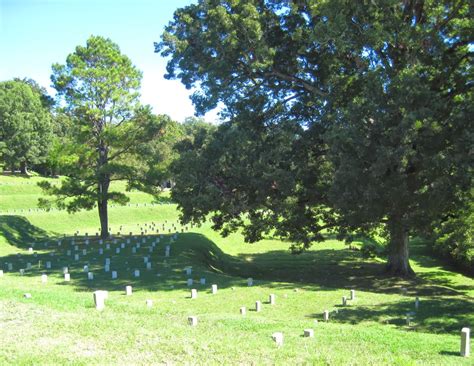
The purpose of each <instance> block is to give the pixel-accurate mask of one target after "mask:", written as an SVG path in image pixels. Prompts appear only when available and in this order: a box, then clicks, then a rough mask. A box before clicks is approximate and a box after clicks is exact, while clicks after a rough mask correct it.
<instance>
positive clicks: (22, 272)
mask: <svg viewBox="0 0 474 366" xmlns="http://www.w3.org/2000/svg"><path fill="white" fill-rule="evenodd" d="M24 274H25V270H24V269H23V268H20V276H23V275H24Z"/></svg>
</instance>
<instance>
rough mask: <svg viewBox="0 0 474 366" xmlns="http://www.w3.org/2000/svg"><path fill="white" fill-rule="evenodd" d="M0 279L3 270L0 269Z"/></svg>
mask: <svg viewBox="0 0 474 366" xmlns="http://www.w3.org/2000/svg"><path fill="white" fill-rule="evenodd" d="M0 277H3V269H0Z"/></svg>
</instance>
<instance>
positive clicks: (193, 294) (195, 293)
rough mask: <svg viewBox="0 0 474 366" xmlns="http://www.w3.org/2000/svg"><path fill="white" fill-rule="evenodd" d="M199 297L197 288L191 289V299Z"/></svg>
mask: <svg viewBox="0 0 474 366" xmlns="http://www.w3.org/2000/svg"><path fill="white" fill-rule="evenodd" d="M197 297H198V292H197V290H196V289H195V288H193V289H192V290H191V299H197Z"/></svg>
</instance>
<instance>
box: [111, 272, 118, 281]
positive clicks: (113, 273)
mask: <svg viewBox="0 0 474 366" xmlns="http://www.w3.org/2000/svg"><path fill="white" fill-rule="evenodd" d="M116 278H117V271H112V279H113V280H115V279H116Z"/></svg>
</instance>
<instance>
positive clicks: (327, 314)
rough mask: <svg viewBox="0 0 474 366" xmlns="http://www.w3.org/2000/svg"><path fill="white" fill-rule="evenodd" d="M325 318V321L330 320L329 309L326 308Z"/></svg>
mask: <svg viewBox="0 0 474 366" xmlns="http://www.w3.org/2000/svg"><path fill="white" fill-rule="evenodd" d="M323 319H324V321H325V322H328V321H329V310H324V313H323Z"/></svg>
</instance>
